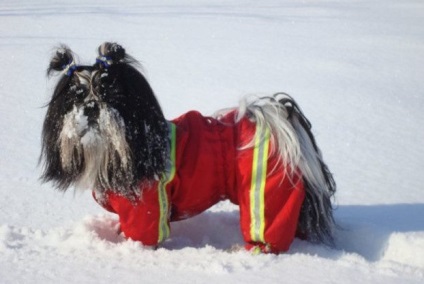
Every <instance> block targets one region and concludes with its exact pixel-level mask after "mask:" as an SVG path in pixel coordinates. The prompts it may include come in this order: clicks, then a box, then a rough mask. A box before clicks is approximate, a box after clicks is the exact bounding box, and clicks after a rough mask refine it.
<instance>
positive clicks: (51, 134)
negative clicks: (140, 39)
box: [41, 42, 168, 195]
mask: <svg viewBox="0 0 424 284" xmlns="http://www.w3.org/2000/svg"><path fill="white" fill-rule="evenodd" d="M98 52H99V54H98V57H97V60H96V63H95V64H94V65H78V64H77V63H76V62H75V61H76V59H75V57H74V55H73V53H72V51H71V50H70V49H69V48H68V47H67V46H61V47H60V48H58V49H57V51H56V52H55V54H54V56H53V57H52V59H51V62H50V65H49V68H48V70H47V74H48V75H52V74H54V73H58V72H61V73H62V75H61V77H60V78H59V81H58V83H57V85H56V88H55V90H54V93H53V96H52V98H51V100H50V102H49V103H48V105H47V106H48V109H47V114H46V117H45V120H44V125H43V131H42V151H41V160H42V161H43V175H42V177H41V178H42V180H43V181H44V182H47V181H52V182H53V183H54V184H55V186H56V187H57V188H59V189H61V190H66V189H68V188H69V187H72V186H75V187H77V188H91V189H95V190H97V191H104V190H106V189H108V190H112V191H116V192H119V193H122V194H123V195H131V194H134V193H135V192H136V191H137V188H138V185H139V183H140V182H148V181H151V180H153V179H155V178H157V177H158V176H160V175H161V174H162V173H163V171H164V169H165V164H166V159H167V155H168V153H167V133H168V128H167V122H166V120H165V118H164V116H163V113H162V110H161V108H160V106H159V104H158V102H157V100H156V98H155V96H154V94H153V91H152V89H151V87H150V85H149V83H148V82H147V80H146V79H145V78H144V76H143V75H142V74H141V73H140V72H139V71H138V70H137V69H136V68H135V66H134V65H135V64H136V63H137V62H136V61H135V60H134V59H133V58H132V57H130V56H129V55H127V54H126V53H125V50H124V48H122V47H121V46H120V45H118V44H116V43H108V42H106V43H104V44H102V45H101V46H100V47H99V48H98Z"/></svg>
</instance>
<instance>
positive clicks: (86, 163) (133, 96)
mask: <svg viewBox="0 0 424 284" xmlns="http://www.w3.org/2000/svg"><path fill="white" fill-rule="evenodd" d="M98 53H99V54H98V57H97V60H96V62H95V64H93V65H79V64H77V63H76V62H75V58H74V55H73V53H72V51H71V50H70V49H69V48H68V47H66V46H61V47H60V48H59V49H57V51H56V52H55V54H54V56H53V57H52V60H51V62H50V66H49V68H48V70H47V74H48V75H52V74H54V73H55V72H60V73H61V77H60V78H59V81H58V83H57V85H56V88H55V90H54V93H53V96H52V98H51V100H50V102H49V103H48V109H47V114H46V117H45V120H44V125H43V130H42V151H41V161H42V164H43V174H42V180H43V181H44V182H49V181H51V182H53V184H54V186H55V187H56V188H58V189H60V190H63V191H65V190H67V189H68V188H71V187H76V188H83V189H92V190H94V192H95V195H96V199H98V200H100V202H102V200H104V199H107V196H108V194H114V195H116V196H121V197H123V198H126V199H127V200H130V201H131V202H134V203H137V200H142V199H143V195H144V191H145V190H144V189H145V188H149V187H151V185H152V184H155V183H158V182H159V183H160V182H162V177H163V176H164V175H166V173H167V171H169V164H170V163H177V164H178V163H183V162H178V161H177V162H176V161H175V160H172V157H171V156H172V153H171V152H172V151H173V150H172V147H171V146H170V144H172V141H171V140H172V139H171V138H170V125H171V123H170V122H169V121H167V120H166V119H165V117H164V115H163V113H162V110H161V108H160V106H159V103H158V101H157V99H156V97H155V95H154V93H153V91H152V89H151V87H150V85H149V83H148V82H147V80H146V79H145V77H144V76H143V75H142V74H141V73H140V72H139V71H138V70H137V69H136V67H137V64H138V63H137V61H136V60H135V59H133V58H132V57H130V56H129V55H127V54H126V53H125V50H124V48H122V47H121V46H120V45H118V44H116V43H108V42H106V43H103V44H102V45H101V46H100V47H99V48H98ZM232 118H233V119H232V121H233V124H234V125H237V124H238V123H241V121H242V120H243V119H245V120H248V121H250V123H252V124H254V125H256V127H259V125H262V126H263V127H266V128H268V129H269V130H270V138H269V139H270V141H271V142H270V143H271V144H272V145H273V146H272V148H273V150H270V152H269V154H268V155H269V156H271V155H274V156H275V157H276V158H275V160H276V161H277V162H276V163H274V164H272V169H271V168H269V167H270V166H269V167H268V168H269V170H268V171H269V172H268V173H267V174H265V179H266V178H267V175H272V174H273V172H274V171H278V170H280V168H279V166H278V164H281V165H283V166H284V168H286V169H291V170H287V171H286V172H285V175H289V174H287V173H290V175H291V177H290V178H292V179H294V176H299V177H300V178H301V181H302V183H303V188H304V195H303V197H304V199H302V200H304V201H302V204H301V208H300V209H299V210H298V211H299V212H298V215H296V214H297V213H293V214H294V216H295V217H293V218H295V222H296V226H297V228H296V232H297V234H298V235H301V236H303V237H305V238H306V239H308V240H311V241H313V242H321V243H326V244H331V243H332V242H333V236H332V233H333V227H334V219H333V214H332V205H331V200H330V199H331V196H332V195H333V194H334V193H335V190H336V187H335V183H334V180H333V177H332V175H331V173H330V172H329V171H328V168H327V166H326V165H325V164H324V162H323V160H322V156H321V153H320V151H319V149H318V147H317V145H316V143H315V139H314V137H313V135H312V133H311V131H310V128H311V125H310V123H309V121H308V120H307V119H306V117H305V116H304V115H303V113H302V112H301V111H300V109H299V107H298V106H297V104H296V103H295V101H294V100H293V99H292V98H291V97H289V96H287V95H285V94H278V95H276V96H273V97H268V98H262V99H257V100H255V101H252V102H245V103H242V104H241V105H240V107H239V108H237V109H234V110H233V116H232ZM210 119H213V120H214V122H213V123H215V124H217V125H218V126H217V127H221V128H222V127H226V126H227V124H228V121H229V119H228V115H227V120H226V121H225V122H221V121H220V119H219V118H208V121H209V120H210ZM208 123H210V121H209V122H208ZM176 124H177V133H179V132H178V131H179V130H178V123H176ZM202 125H203V124H202ZM192 131H194V132H195V131H197V130H196V129H194V130H192ZM199 131H200V130H199ZM237 131H238V130H237ZM194 132H193V133H194ZM232 133H233V132H232ZM264 133H265V132H264ZM177 135H180V134H177ZM240 135H241V134H240ZM264 135H266V134H264ZM264 137H265V136H264ZM262 138H263V137H259V139H262ZM264 139H265V138H264ZM250 140H252V141H253V140H254V137H253V136H252V137H251V138H250ZM258 141H259V140H258ZM176 143H177V144H178V143H179V140H178V137H177V142H176ZM176 147H177V149H178V145H177V146H176ZM211 147H212V146H211ZM255 147H256V146H255V144H254V143H253V142H252V143H250V144H245V145H237V151H244V150H245V149H246V148H255ZM270 147H271V146H270ZM177 151H178V150H177ZM262 155H264V154H262ZM177 156H178V154H177ZM267 158H268V157H265V159H267ZM176 159H178V158H176ZM235 161H236V162H237V160H236V158H235ZM186 162H188V161H186ZM173 167H174V171H177V172H176V173H174V174H175V175H178V168H177V169H175V167H176V165H174V166H173ZM177 167H178V165H177ZM255 171H256V169H255ZM256 174H257V173H256V172H255V176H256ZM252 180H253V178H252ZM167 182H169V180H168V181H167ZM262 182H263V183H265V181H262ZM251 183H252V184H254V182H253V181H252V182H251ZM281 183H283V181H281ZM167 184H168V183H166V184H165V185H166V186H167ZM165 185H164V186H163V188H165ZM254 186H256V185H252V186H251V188H250V189H248V190H252V191H253V190H256V189H255V187H254ZM159 188H161V187H160V186H159ZM258 188H259V189H260V188H261V187H260V184H259V186H258ZM169 190H172V189H169ZM182 190H183V189H182ZM258 192H259V193H260V191H258ZM167 194H168V195H167ZM172 194H173V193H169V192H168V193H166V192H165V195H164V196H168V199H166V198H165V199H166V202H169V204H168V203H166V202H164V201H163V200H162V201H160V202H162V203H161V204H160V206H162V207H163V208H162V207H161V208H162V209H163V210H165V211H166V212H165V213H166V214H165V215H164V216H166V217H165V219H167V220H165V223H166V222H169V220H171V221H173V220H174V219H181V218H173V215H172V214H174V213H173V212H174V211H173V206H174V205H173V204H172V200H169V199H172ZM250 194H251V197H252V198H255V196H254V195H252V194H254V193H250ZM263 194H267V193H266V192H265V193H263ZM229 195H231V194H229ZM146 198H147V197H146ZM159 198H160V196H159ZM228 198H230V200H231V196H230V197H228ZM146 200H147V199H146ZM258 200H260V199H259V198H258V199H257V200H256V201H258ZM146 202H147V201H146ZM252 202H253V201H252ZM235 203H238V202H235ZM252 204H253V203H252ZM250 206H251V208H250V210H251V217H248V218H252V219H253V218H256V217H258V220H260V217H261V214H260V211H258V212H259V214H256V213H255V212H253V211H254V210H256V209H254V208H253V206H254V205H250ZM265 206H266V204H265ZM282 206H284V204H283V205H282ZM175 207H178V206H177V205H175ZM252 208H253V209H252ZM109 209H110V208H109ZM162 209H161V210H162ZM112 210H113V209H112ZM176 210H177V209H176ZM261 210H263V211H262V212H264V210H266V209H263V208H262V209H261ZM115 211H116V210H115ZM117 213H118V214H119V212H117ZM175 214H177V213H176V212H175ZM248 214H250V213H248ZM255 214H256V215H255ZM263 215H265V217H263V218H265V219H266V218H268V217H267V216H266V213H263ZM161 216H162V215H161ZM297 216H298V217H297ZM120 217H121V216H120ZM265 219H263V222H264V226H265V227H266V226H267V224H265V222H268V221H267V220H266V221H265ZM121 222H122V220H121ZM257 222H259V221H257ZM121 226H124V225H122V224H121ZM251 227H252V226H251ZM249 228H250V227H249ZM258 228H259V229H260V226H258ZM165 229H166V228H165ZM259 229H258V230H259ZM253 230H254V228H253V229H252V234H253V233H255V232H254V231H253ZM165 231H166V230H165ZM124 232H125V230H124ZM256 233H257V232H256ZM161 234H163V232H161ZM247 234H249V233H247ZM281 234H284V232H281ZM257 236H260V234H257ZM258 238H259V237H258ZM264 238H265V239H266V232H265V237H264ZM251 241H252V240H251ZM260 242H261V241H260V238H259V239H258V240H253V241H252V243H255V244H256V243H260ZM270 242H271V245H272V241H270ZM264 243H267V241H266V240H265V241H264ZM262 250H264V249H262Z"/></svg>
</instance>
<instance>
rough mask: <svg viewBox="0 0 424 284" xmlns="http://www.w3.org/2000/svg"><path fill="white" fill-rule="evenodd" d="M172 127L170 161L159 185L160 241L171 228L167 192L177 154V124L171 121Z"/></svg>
mask: <svg viewBox="0 0 424 284" xmlns="http://www.w3.org/2000/svg"><path fill="white" fill-rule="evenodd" d="M169 127H170V137H169V138H170V161H169V162H168V164H167V166H166V170H165V173H164V174H163V176H162V179H161V180H160V181H159V185H158V198H159V210H160V212H159V214H160V215H159V236H158V242H162V241H163V240H165V239H166V238H168V237H169V233H170V228H169V225H168V214H169V203H168V198H167V194H166V186H167V185H168V184H169V183H170V182H171V181H172V180H173V179H174V176H175V155H176V127H175V124H173V123H169Z"/></svg>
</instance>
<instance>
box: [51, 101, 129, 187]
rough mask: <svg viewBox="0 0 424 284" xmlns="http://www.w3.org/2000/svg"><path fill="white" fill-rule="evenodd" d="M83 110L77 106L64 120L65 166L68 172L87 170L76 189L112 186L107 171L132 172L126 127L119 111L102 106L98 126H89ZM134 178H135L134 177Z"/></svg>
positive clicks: (61, 141) (63, 164) (60, 139)
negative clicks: (78, 168)
mask: <svg viewBox="0 0 424 284" xmlns="http://www.w3.org/2000/svg"><path fill="white" fill-rule="evenodd" d="M83 113H84V107H83V106H81V107H79V108H77V107H76V106H74V108H73V109H72V111H70V112H69V113H67V114H66V115H65V117H64V122H63V128H62V131H61V133H60V135H59V141H58V142H59V145H60V152H61V155H60V156H61V159H62V161H61V162H62V167H63V169H64V170H65V171H67V172H73V169H75V168H76V167H78V166H80V165H81V163H82V159H84V161H85V162H84V169H83V172H82V173H81V175H80V176H79V177H78V180H77V182H76V183H75V187H76V188H80V189H87V188H98V187H99V185H100V187H101V188H107V187H110V181H109V178H108V176H109V175H108V170H109V168H108V167H110V166H111V169H112V170H118V168H119V169H120V171H121V172H123V173H125V174H126V175H131V173H132V162H131V158H130V149H129V146H128V143H127V141H126V139H125V127H124V124H123V121H122V119H121V118H120V116H119V115H118V113H117V112H116V111H114V110H113V109H108V108H107V107H106V106H102V105H100V112H99V118H98V124H96V125H95V126H89V125H88V123H87V117H85V116H84V115H83ZM131 179H132V177H131Z"/></svg>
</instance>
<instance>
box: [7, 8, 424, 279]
mask: <svg viewBox="0 0 424 284" xmlns="http://www.w3.org/2000/svg"><path fill="white" fill-rule="evenodd" d="M118 3H120V4H118ZM0 21H1V22H0V60H1V65H0V66H1V67H0V96H1V103H0V128H1V129H2V135H1V138H0V148H1V151H0V194H1V198H0V283H161V282H164V283H257V282H259V281H260V283H312V282H319V283H424V186H423V184H424V174H423V170H424V151H423V149H422V143H423V141H424V130H423V126H422V123H423V121H424V111H423V109H424V78H423V74H424V1H421V0H415V1H414V0H402V1H400V0H369V1H362V0H304V1H298V0H263V1H253V0H252V1H248V0H216V1H213V0H196V1H191V0H190V1H189V0H182V1H172V0H163V1H153V0H149V1H138V0H131V1H103V0H74V1H49V0H31V1H30V0H18V1H17V0H1V1H0ZM103 41H117V42H119V43H120V44H122V45H123V46H124V47H125V48H126V49H127V51H128V53H130V54H131V55H133V56H135V57H136V58H138V59H139V60H140V61H141V63H142V65H143V68H144V70H145V72H146V74H147V76H148V78H149V80H150V82H151V84H152V86H153V88H154V90H155V91H156V94H157V95H158V98H159V101H160V102H161V104H162V106H163V108H164V111H165V113H166V115H167V117H169V118H173V117H176V116H178V115H179V114H181V113H184V112H186V111H188V110H190V109H197V110H199V111H201V112H203V113H204V114H212V113H213V112H214V111H216V110H218V109H222V108H226V107H229V106H235V105H236V104H237V102H238V100H239V99H240V98H241V97H242V96H243V95H245V94H255V93H260V94H271V93H273V92H277V91H285V92H288V93H290V94H291V95H292V96H294V97H295V98H296V99H297V101H298V102H299V104H300V105H301V107H302V108H303V110H304V112H305V113H306V115H307V116H308V118H309V119H310V120H311V121H312V123H313V126H314V128H313V130H314V132H315V134H316V136H317V140H318V143H319V145H320V146H321V149H322V151H323V153H324V157H325V159H326V161H327V163H328V165H329V166H330V169H331V170H332V171H333V172H334V175H335V178H336V181H337V183H338V193H337V198H336V204H337V210H336V220H337V222H338V223H339V225H340V227H341V228H340V229H339V230H338V232H337V236H336V237H337V248H336V249H329V248H326V247H324V246H319V245H312V244H310V243H307V242H304V241H300V240H296V241H295V242H294V243H293V245H292V247H291V248H290V250H289V251H288V252H287V253H286V254H281V255H278V256H276V255H259V256H252V255H250V254H249V253H247V252H244V251H234V250H232V248H233V247H234V246H237V245H241V244H242V243H243V242H242V238H241V235H240V232H239V227H238V212H237V208H236V207H234V206H232V205H231V204H229V203H220V204H218V205H217V206H216V207H214V208H213V209H211V210H209V211H208V212H206V213H204V214H202V215H200V216H197V217H195V218H192V219H190V220H187V221H183V222H179V223H174V224H172V235H171V238H170V239H169V241H167V242H166V243H165V244H164V245H163V247H161V248H160V249H158V250H156V251H153V250H149V249H147V248H144V247H142V246H141V245H140V244H139V243H136V242H132V241H127V240H124V239H123V238H122V237H121V236H118V235H117V234H116V226H117V219H116V216H114V215H111V214H108V213H106V212H105V211H104V210H103V209H102V208H100V207H99V206H98V205H97V204H96V203H95V202H94V201H93V200H92V198H91V194H90V193H89V192H75V193H72V192H67V193H66V194H63V193H60V192H57V191H55V190H53V189H52V186H51V185H50V184H47V185H41V184H40V182H39V180H38V177H39V175H40V168H39V167H37V162H38V156H39V153H40V144H41V143H40V140H41V137H40V135H41V127H42V122H43V117H44V114H45V111H46V108H44V107H43V106H44V105H45V103H46V102H47V101H48V100H49V96H50V95H51V92H52V88H53V86H54V82H55V79H53V80H47V79H46V77H45V73H46V68H47V66H48V62H49V58H50V56H51V54H52V51H53V49H52V48H53V47H54V46H57V45H58V44H59V43H62V42H63V43H66V44H69V45H70V46H71V48H72V49H73V50H74V51H75V52H76V53H77V54H79V55H80V60H81V61H80V62H83V63H93V62H94V60H95V56H96V54H95V51H96V48H97V46H99V45H100V44H101V43H102V42H103Z"/></svg>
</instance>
